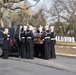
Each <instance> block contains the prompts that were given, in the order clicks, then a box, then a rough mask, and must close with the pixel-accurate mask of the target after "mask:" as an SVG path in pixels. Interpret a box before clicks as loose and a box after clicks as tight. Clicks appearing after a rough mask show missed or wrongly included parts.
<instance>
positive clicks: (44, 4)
mask: <svg viewBox="0 0 76 75" xmlns="http://www.w3.org/2000/svg"><path fill="white" fill-rule="evenodd" d="M28 2H30V4H31V5H34V4H35V3H36V1H34V0H28ZM51 2H52V1H51V0H40V1H39V3H38V4H37V5H36V6H35V7H32V9H33V10H34V11H35V12H37V11H38V10H39V9H43V10H49V8H50V7H51V4H52V3H51Z"/></svg>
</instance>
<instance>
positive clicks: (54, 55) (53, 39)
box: [50, 32, 56, 59]
mask: <svg viewBox="0 0 76 75" xmlns="http://www.w3.org/2000/svg"><path fill="white" fill-rule="evenodd" d="M55 36H56V33H55V32H51V52H50V53H51V58H54V59H55V58H56V54H55V47H54V46H55V44H56V40H55Z"/></svg>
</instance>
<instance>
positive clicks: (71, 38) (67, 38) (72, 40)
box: [56, 36, 76, 42]
mask: <svg viewBox="0 0 76 75" xmlns="http://www.w3.org/2000/svg"><path fill="white" fill-rule="evenodd" d="M56 41H64V42H75V41H76V40H75V37H68V36H56Z"/></svg>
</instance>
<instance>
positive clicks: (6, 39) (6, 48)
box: [3, 34, 11, 59]
mask: <svg viewBox="0 0 76 75" xmlns="http://www.w3.org/2000/svg"><path fill="white" fill-rule="evenodd" d="M3 38H4V41H3V58H4V59H8V58H9V49H10V48H11V45H10V36H9V34H3Z"/></svg>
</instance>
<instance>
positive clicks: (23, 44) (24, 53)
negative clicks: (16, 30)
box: [20, 29, 26, 58]
mask: <svg viewBox="0 0 76 75" xmlns="http://www.w3.org/2000/svg"><path fill="white" fill-rule="evenodd" d="M20 35H21V58H26V44H25V41H26V37H25V31H24V30H23V29H22V30H21V32H20Z"/></svg>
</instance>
